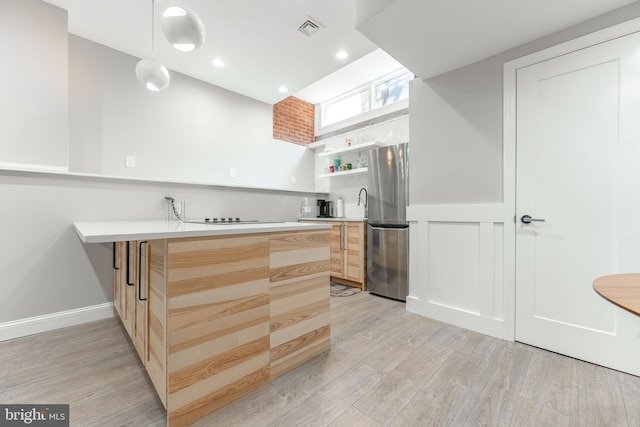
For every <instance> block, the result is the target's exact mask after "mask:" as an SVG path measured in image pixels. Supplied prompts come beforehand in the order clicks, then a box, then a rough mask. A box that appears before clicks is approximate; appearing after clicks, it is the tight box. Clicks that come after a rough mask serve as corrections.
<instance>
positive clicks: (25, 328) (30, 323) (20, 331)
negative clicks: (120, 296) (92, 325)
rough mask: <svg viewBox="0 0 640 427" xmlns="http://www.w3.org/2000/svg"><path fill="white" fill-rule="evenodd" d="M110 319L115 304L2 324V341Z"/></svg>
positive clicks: (0, 337) (105, 304) (109, 303)
mask: <svg viewBox="0 0 640 427" xmlns="http://www.w3.org/2000/svg"><path fill="white" fill-rule="evenodd" d="M109 317H113V303H111V302H107V303H104V304H98V305H92V306H89V307H82V308H76V309H73V310H67V311H60V312H58V313H51V314H45V315H44V316H35V317H29V318H26V319H20V320H14V321H11V322H5V323H0V341H7V340H11V339H14V338H20V337H26V336H27V335H33V334H39V333H41V332H48V331H52V330H54V329H60V328H66V327H67V326H74V325H80V324H82V323H86V322H93V321H94V320H101V319H107V318H109Z"/></svg>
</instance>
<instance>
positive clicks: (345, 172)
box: [318, 168, 369, 178]
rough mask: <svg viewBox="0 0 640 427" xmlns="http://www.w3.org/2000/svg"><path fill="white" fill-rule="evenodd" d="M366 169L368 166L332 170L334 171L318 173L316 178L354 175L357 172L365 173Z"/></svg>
mask: <svg viewBox="0 0 640 427" xmlns="http://www.w3.org/2000/svg"><path fill="white" fill-rule="evenodd" d="M368 170H369V168H358V169H351V170H347V171H340V172H334V173H323V174H320V175H318V178H333V177H336V176H344V175H354V174H358V173H365V172H367V171H368Z"/></svg>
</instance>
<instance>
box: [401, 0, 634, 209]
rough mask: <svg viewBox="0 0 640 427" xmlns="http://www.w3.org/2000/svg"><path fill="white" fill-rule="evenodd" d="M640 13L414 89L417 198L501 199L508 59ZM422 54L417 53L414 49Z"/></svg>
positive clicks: (624, 16)
mask: <svg viewBox="0 0 640 427" xmlns="http://www.w3.org/2000/svg"><path fill="white" fill-rule="evenodd" d="M638 16H640V2H636V3H633V4H631V5H629V6H626V7H623V8H621V9H618V10H616V11H613V12H611V13H608V14H606V15H602V16H600V17H598V18H595V19H592V20H590V21H587V22H584V23H582V24H579V25H576V26H574V27H570V28H568V29H566V30H563V31H561V32H558V33H555V34H552V35H550V36H548V37H545V38H542V39H539V40H536V41H534V42H532V43H528V44H526V45H522V46H519V47H517V48H515V49H512V50H509V51H507V52H504V53H502V54H499V55H496V56H493V57H491V58H488V59H486V60H484V61H480V62H477V63H475V64H472V65H469V66H467V67H464V68H461V69H459V70H455V71H452V72H449V73H446V74H443V75H441V76H438V77H435V78H432V79H427V80H425V81H421V80H418V79H416V80H414V81H413V82H412V85H411V91H410V100H409V103H410V107H409V108H410V112H411V122H410V135H411V159H412V166H416V165H419V167H412V168H411V172H410V173H411V179H410V181H411V190H410V191H411V195H410V200H411V204H412V205H430V204H469V203H501V202H502V201H503V195H502V192H503V181H502V173H503V170H502V169H503V167H502V156H503V151H502V117H503V111H502V109H503V108H502V102H503V91H502V79H503V65H504V63H505V62H508V61H510V60H513V59H516V58H519V57H522V56H525V55H527V54H530V53H533V52H537V51H539V50H542V49H545V48H547V47H551V46H554V45H557V44H559V43H562V42H565V41H569V40H572V39H575V38H577V37H580V36H582V35H586V34H589V33H591V32H594V31H597V30H600V29H603V28H607V27H610V26H612V25H615V24H618V23H621V22H624V21H628V20H630V19H633V18H636V17H638ZM416 54H419V52H416Z"/></svg>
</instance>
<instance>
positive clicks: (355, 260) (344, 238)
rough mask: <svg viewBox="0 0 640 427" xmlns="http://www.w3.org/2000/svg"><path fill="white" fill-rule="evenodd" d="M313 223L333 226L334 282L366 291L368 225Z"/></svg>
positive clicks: (352, 222)
mask: <svg viewBox="0 0 640 427" xmlns="http://www.w3.org/2000/svg"><path fill="white" fill-rule="evenodd" d="M305 222H306V221H305ZM313 222H320V223H325V224H331V278H332V280H334V281H335V282H339V283H344V284H347V285H350V286H357V287H359V288H360V289H362V290H365V289H366V284H367V227H366V223H365V222H356V221H340V222H338V221H313Z"/></svg>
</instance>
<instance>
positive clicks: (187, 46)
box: [162, 6, 205, 52]
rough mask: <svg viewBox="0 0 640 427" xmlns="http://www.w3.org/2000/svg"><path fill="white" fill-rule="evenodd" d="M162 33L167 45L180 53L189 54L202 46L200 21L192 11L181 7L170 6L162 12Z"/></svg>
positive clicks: (202, 32)
mask: <svg viewBox="0 0 640 427" xmlns="http://www.w3.org/2000/svg"><path fill="white" fill-rule="evenodd" d="M162 32H163V33H164V36H165V37H166V38H167V40H168V41H169V43H171V45H172V46H173V47H175V48H176V49H178V50H179V51H182V52H191V51H193V50H195V49H199V48H201V47H202V46H203V45H204V38H205V30H204V24H203V23H202V20H200V17H199V16H198V15H196V13H195V12H194V11H192V10H191V9H188V8H186V7H183V6H171V7H168V8H167V9H166V10H165V11H164V13H163V14H162Z"/></svg>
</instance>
